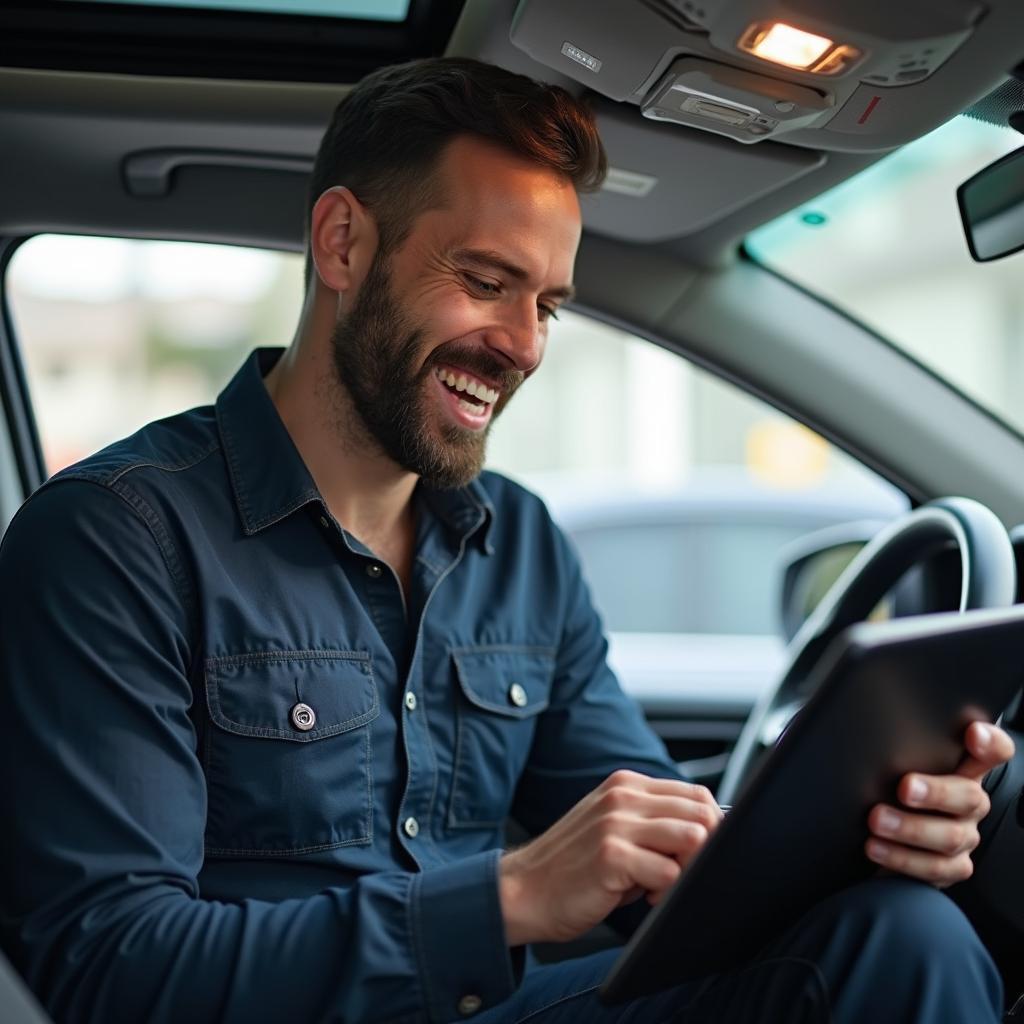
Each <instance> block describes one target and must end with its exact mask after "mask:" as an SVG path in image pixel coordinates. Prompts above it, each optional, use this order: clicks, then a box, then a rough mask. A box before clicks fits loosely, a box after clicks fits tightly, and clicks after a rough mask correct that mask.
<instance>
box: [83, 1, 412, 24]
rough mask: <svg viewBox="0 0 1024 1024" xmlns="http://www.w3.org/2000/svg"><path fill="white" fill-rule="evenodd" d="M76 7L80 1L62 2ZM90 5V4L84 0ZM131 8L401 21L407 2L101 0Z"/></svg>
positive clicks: (404, 14)
mask: <svg viewBox="0 0 1024 1024" xmlns="http://www.w3.org/2000/svg"><path fill="white" fill-rule="evenodd" d="M63 2H64V3H79V2H81V0H63ZM86 2H89V3H91V2H93V0H86ZM104 2H105V3H115V4H128V5H130V6H132V7H136V6H143V5H145V6H147V7H191V8H195V7H201V8H204V9H210V10H216V11H263V12H266V13H269V14H313V15H316V16H318V17H321V18H362V19H368V20H370V21H404V20H405V16H406V15H407V14H408V13H409V0H104Z"/></svg>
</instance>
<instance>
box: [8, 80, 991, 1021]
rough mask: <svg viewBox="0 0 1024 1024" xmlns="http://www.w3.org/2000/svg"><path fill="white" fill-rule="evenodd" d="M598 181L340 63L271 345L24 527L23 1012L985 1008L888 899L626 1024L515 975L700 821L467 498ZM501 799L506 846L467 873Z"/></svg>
mask: <svg viewBox="0 0 1024 1024" xmlns="http://www.w3.org/2000/svg"><path fill="white" fill-rule="evenodd" d="M604 166H605V159H604V154H603V151H602V149H601V147H600V142H599V140H598V138H597V135H596V131H595V128H594V124H593V121H592V119H591V117H590V115H589V114H588V113H587V111H586V109H585V108H584V107H582V106H581V105H579V104H578V103H577V102H576V101H574V100H573V99H572V98H571V97H569V96H568V95H567V94H566V93H564V92H562V91H560V90H557V89H549V88H547V87H544V86H541V85H538V84H537V83H533V82H530V81H529V80H527V79H524V78H521V77H519V76H514V75H510V74H508V73H506V72H504V71H501V70H500V69H497V68H490V67H487V66H485V65H480V64H477V63H474V62H470V61H458V60H438V61H426V62H422V63H418V64H414V65H407V66H404V67H397V68H392V69H385V70H384V71H382V72H378V73H376V74H374V75H371V76H369V78H368V79H367V80H366V81H365V82H364V83H362V84H361V85H360V86H359V87H358V88H357V89H356V90H354V92H353V93H351V94H350V95H349V96H348V97H347V98H346V99H345V100H344V101H343V102H342V103H341V104H340V106H339V108H338V110H337V112H336V114H335V117H334V119H333V120H332V123H331V125H330V127H329V128H328V130H327V133H326V135H325V138H324V142H323V144H322V146H321V149H320V152H319V155H318V158H317V162H316V167H315V170H314V174H313V183H312V198H313V200H314V201H313V202H312V204H311V210H310V222H309V261H310V262H309V274H308V287H307V296H306V304H305V307H304V309H303V313H302V317H301V321H300V324H299V326H298V330H297V333H296V336H295V339H294V341H293V343H292V345H291V347H290V348H289V349H288V350H287V351H285V352H283V353H281V352H278V351H276V350H274V351H271V350H266V351H261V352H257V353H255V354H254V355H253V357H252V358H251V359H250V360H249V362H248V363H247V364H246V365H245V366H243V368H242V369H241V370H240V371H239V373H238V375H237V376H236V377H235V379H234V380H233V381H232V382H231V383H230V384H229V385H228V387H227V388H226V389H225V391H224V392H223V393H222V394H221V396H220V398H219V399H218V401H217V405H216V407H214V408H206V409H199V410H193V411H192V412H189V413H184V414H182V415H179V416H175V417H172V418H171V419H169V420H165V421H162V422H159V423H155V424H151V425H150V426H149V427H147V428H145V429H144V430H142V431H140V432H139V433H138V434H136V435H135V436H134V437H131V438H128V439H127V440H125V441H122V442H119V443H118V444H115V445H113V446H111V447H110V448H108V449H106V450H105V451H103V452H101V453H99V454H97V455H96V456H93V457H92V458H90V459H87V460H86V461H85V462H83V463H81V464H79V465H78V466H75V467H72V468H71V469H69V470H67V471H65V472H63V473H61V474H59V475H58V476H57V477H56V478H55V479H54V480H53V481H51V482H49V483H47V484H46V485H45V486H44V487H43V488H41V489H40V491H38V492H37V493H36V495H34V496H33V497H32V498H31V499H30V501H29V502H28V503H27V504H26V506H25V508H24V509H23V510H22V511H21V512H20V513H19V515H18V516H17V518H16V520H15V522H14V523H13V524H12V526H11V527H10V529H9V531H8V534H7V536H6V538H5V541H4V544H3V548H2V551H0V569H2V573H3V579H4V580H5V583H6V586H5V589H4V590H3V592H2V594H0V623H2V626H0V628H2V636H0V659H2V666H3V678H4V681H5V694H6V698H7V705H6V708H5V714H4V716H2V718H0V723H2V724H0V730H2V732H0V749H2V751H3V767H4V769H5V778H7V779H8V780H13V782H12V784H10V785H9V786H8V787H7V789H6V791H5V792H4V794H3V804H2V809H3V812H4V820H5V821H6V822H8V826H9V827H8V831H7V833H6V834H7V836H8V841H7V842H6V843H5V845H4V848H3V849H4V853H3V857H4V863H3V878H4V890H3V895H2V915H0V922H2V929H3V932H2V934H3V942H4V947H5V949H6V950H7V951H8V953H9V955H10V956H11V957H12V959H13V960H14V962H15V963H16V964H17V965H18V967H19V968H20V969H21V971H22V972H23V973H24V974H25V976H26V977H27V978H28V980H29V982H30V984H31V985H32V986H33V988H34V989H35V990H36V991H37V992H38V993H39V994H40V996H41V998H42V999H43V1000H44V1002H45V1004H46V1005H47V1006H48V1008H49V1009H50V1011H51V1013H52V1014H53V1015H54V1016H55V1017H56V1018H57V1019H59V1020H71V1021H104V1022H108V1021H121V1020H124V1021H147V1022H159V1021H188V1022H201V1021H221V1020H223V1021H236V1020H240V1021H321V1020H335V1021H346V1022H353V1021H357V1022H370V1021H388V1022H399V1021H406V1022H420V1021H430V1022H436V1021H448V1020H454V1019H462V1018H467V1017H476V1018H477V1019H479V1020H486V1021H489V1022H492V1021H519V1020H525V1019H527V1018H529V1020H531V1021H534V1022H538V1024H539V1022H541V1021H546V1022H552V1021H556V1020H564V1019H570V1018H571V1019H574V1020H586V1021H612V1020H627V1019H628V1020H637V1021H663V1020H670V1019H672V1020H678V1021H680V1022H688V1024H693V1022H696V1021H709V1020H716V1021H717V1020H725V1019H728V1020H741V1019H742V1020H750V1021H753V1020H776V1019H785V1020H796V1019H801V1020H802V1019H807V1020H826V1019H832V1017H831V1016H830V1014H834V1016H835V1019H837V1020H842V1021H859V1020H868V1019H871V1020H877V1021H883V1020H886V1021H899V1022H901V1024H903V1022H909V1021H944V1020H950V1021H953V1020H956V1021H964V1020H968V1019H969V1020H972V1021H984V1020H995V1019H996V1017H997V1014H998V1007H999V1002H1000V998H1001V997H1000V991H999V983H998V978H997V977H996V975H995V972H994V970H993V967H992V964H991V962H990V961H989V960H988V958H987V956H986V955H985V953H984V951H983V950H982V949H981V947H980V944H979V943H978V941H977V938H976V937H975V936H974V934H973V932H972V931H971V930H970V927H969V926H968V925H967V924H966V922H965V921H964V919H963V918H962V916H961V915H960V913H959V911H957V910H956V908H955V907H954V906H953V905H952V904H951V903H950V902H949V901H948V900H946V899H945V898H944V897H943V896H941V895H940V894H939V893H938V892H936V890H935V889H934V888H931V887H927V886H922V885H919V884H915V883H911V882H909V881H901V880H897V879H888V880H880V881H877V882H873V883H871V884H869V885H866V886H862V887H860V888H859V889H857V890H853V891H852V892H851V893H847V894H843V895H841V896H839V897H836V898H835V899H833V900H831V901H829V902H828V903H827V904H825V905H823V906H822V907H821V908H819V909H818V910H817V911H816V912H815V913H814V914H812V915H811V916H810V917H809V918H808V919H807V920H805V921H804V922H802V923H801V925H800V926H799V927H798V928H797V929H795V930H794V931H793V932H791V933H790V934H788V935H786V936H783V937H782V938H780V940H779V942H778V943H776V944H775V945H774V946H773V947H772V948H771V949H769V950H766V951H765V952H764V954H763V955H762V957H761V958H760V960H759V961H758V963H757V964H755V965H753V966H752V967H750V968H748V969H746V970H745V971H744V972H741V973H740V974H739V975H735V976H730V977H726V978H723V979H708V980H707V982H705V983H701V984H689V985H682V986H679V987H678V988H676V989H673V990H671V991H669V992H667V993H664V994H662V995H659V996H657V997H652V998H651V999H647V1000H641V1001H639V1002H637V1003H635V1004H632V1005H631V1006H628V1007H626V1008H624V1009H603V1008H601V1007H599V1005H598V1003H597V1001H596V997H595V995H594V986H595V985H596V984H598V983H599V982H600V980H601V978H602V977H603V975H604V974H605V973H606V971H607V969H608V965H609V963H610V960H609V954H602V955H599V956H597V957H590V958H585V959H583V960H579V961H575V962H571V963H569V964H566V965H560V966H554V967H548V968H539V969H537V968H529V967H527V965H526V957H525V955H524V947H525V946H526V945H527V944H528V943H531V942H535V941H541V940H549V941H550V940H554V941H561V940H567V939H570V938H572V937H574V936H577V935H579V934H580V933H582V932H583V931H584V930H586V929H587V928H589V927H590V926H591V925H593V924H595V923H597V922H599V921H601V920H602V919H604V918H605V917H606V916H607V915H608V914H609V913H610V912H612V911H613V910H615V909H616V908H619V907H624V906H626V905H627V904H637V905H638V906H640V907H642V906H644V903H643V902H639V903H638V902H637V901H643V900H646V902H647V903H654V902H656V901H657V900H658V898H659V897H660V896H661V894H663V893H664V892H665V890H666V889H667V888H668V887H669V886H670V885H672V883H673V882H674V881H675V879H676V878H677V877H678V876H679V874H680V873H681V871H683V870H685V867H686V865H687V863H688V862H689V861H690V860H691V859H692V857H693V856H694V855H695V853H696V852H697V851H698V850H699V849H700V847H701V846H702V844H703V843H704V841H705V840H706V838H707V836H708V834H709V833H710V832H711V831H712V830H713V829H714V828H715V826H716V824H717V823H718V821H719V820H720V818H721V811H720V810H719V808H718V807H717V805H716V804H715V802H714V800H713V799H712V797H711V795H710V794H709V793H708V792H707V791H706V790H705V789H703V788H701V787H697V786H692V785H689V784H687V783H685V782H683V781H681V780H679V779H678V778H677V777H676V772H675V768H674V766H673V764H672V763H671V761H670V760H669V759H668V758H667V756H666V754H665V751H664V749H663V748H662V747H661V745H660V744H659V743H658V742H657V741H656V739H655V738H654V737H653V736H652V735H651V734H650V733H649V731H647V729H646V727H645V726H644V724H643V722H642V720H641V718H640V716H639V714H638V712H637V710H636V709H635V707H634V706H633V705H631V704H630V703H629V702H628V701H627V700H626V699H625V698H624V697H623V695H622V693H621V691H620V690H619V688H618V685H617V683H616V681H615V680H614V678H613V677H612V675H611V673H610V672H609V670H608V668H607V666H606V664H605V661H604V654H605V644H604V641H603V639H602V637H601V634H600V628H599V623H598V620H597V616H596V615H595V613H594V611H593V608H592V607H591V604H590V600H589V597H588V595H587V592H586V588H585V586H584V584H583V582H582V580H581V577H580V572H579V568H578V565H577V563H576V561H575V559H574V557H573V555H572V553H571V551H570V549H569V547H568V545H567V544H566V542H565V540H564V538H563V537H562V536H561V534H560V533H559V532H558V531H557V530H556V529H555V528H554V527H553V526H552V524H551V522H550V520H549V519H548V517H547V514H546V512H545V510H544V508H543V506H542V505H541V504H540V502H539V501H537V500H536V499H535V498H533V497H532V496H531V495H529V494H527V493H526V492H524V491H523V490H521V489H520V488H518V487H516V486H514V485H513V484H511V483H510V482H508V481H506V480H504V479H502V478H500V477H498V476H496V475H493V474H486V473H485V474H482V475H481V467H482V464H483V458H484V443H485V437H486V434H487V430H488V428H489V425H490V423H491V422H492V420H493V418H494V417H495V416H496V415H498V414H499V413H500V411H501V409H502V408H503V407H504V406H505V404H506V403H507V402H508V401H509V400H510V399H511V397H512V395H513V394H514V392H515V390H516V389H517V388H518V387H519V386H520V385H521V384H522V383H523V381H524V380H525V379H526V377H528V376H529V375H530V374H531V373H533V372H534V370H536V368H537V367H538V365H539V364H540V362H541V358H542V356H543V351H544V345H545V340H546V335H547V327H548V323H549V320H550V319H551V318H552V317H553V316H555V315H556V314H557V309H558V307H559V305H560V304H561V303H563V302H565V301H566V300H567V299H568V298H570V297H571V295H572V284H571V282H572V267H573V260H574V257H575V252H576V247H577V244H578V242H579V237H580V215H579V205H578V200H577V189H585V188H591V187H594V186H595V185H596V184H597V183H598V182H599V181H600V178H601V176H602V174H603V171H604ZM581 397H585V396H577V395H571V394H567V395H565V396H564V401H565V403H566V406H567V410H571V405H572V403H573V401H578V400H580V399H581ZM966 743H967V747H968V750H969V755H970V756H969V757H968V759H967V761H966V762H965V765H964V767H963V768H962V770H961V772H960V773H959V774H958V775H955V776H950V777H945V778H925V777H921V776H916V775H915V776H908V777H907V778H906V779H905V780H904V781H903V784H902V787H901V799H902V800H903V802H904V804H905V805H906V806H904V807H902V808H899V809H897V808H882V807H879V808H876V809H875V810H874V811H873V812H872V817H871V827H872V829H873V831H874V833H875V836H874V838H872V839H871V840H870V841H869V843H868V845H867V848H866V849H867V853H868V855H869V856H871V857H872V858H873V859H875V860H876V861H877V862H878V863H879V864H880V865H883V866H885V867H887V868H890V869H894V870H895V871H897V872H902V873H905V874H907V875H910V876H915V877H917V878H921V879H926V880H928V881H930V882H933V883H936V885H938V886H942V885H946V884H949V883H951V882H953V881H956V880H958V879H961V878H963V877H966V875H967V874H968V873H969V871H970V851H971V850H972V849H973V847H974V845H975V844H976V843H977V823H978V821H979V819H980V818H981V817H982V816H983V814H984V812H985V809H986V801H985V797H984V793H983V791H982V790H981V787H980V785H979V780H980V779H981V778H982V776H983V775H984V774H985V771H986V770H987V769H988V768H990V767H991V766H993V765H995V764H997V763H1000V762H1002V761H1003V760H1005V759H1006V758H1007V757H1008V756H1009V754H1010V747H1009V740H1008V738H1007V737H1006V736H1005V735H1004V734H1003V733H1002V732H1001V731H1000V730H998V729H995V728H993V727H986V726H983V725H981V724H979V723H975V724H974V725H973V726H972V728H971V730H969V732H968V734H967V738H966ZM918 790H920V792H918ZM510 813H512V814H514V815H515V816H516V817H517V818H519V819H520V820H521V821H522V822H523V823H524V824H525V826H526V827H527V828H528V829H529V830H530V831H531V832H532V833H534V834H536V835H537V836H538V838H536V839H535V840H534V841H533V842H531V843H529V844H527V845H525V846H523V847H522V848H520V849H518V850H514V851H512V852H508V853H502V851H501V842H502V840H501V827H502V823H503V821H504V820H505V818H506V816H507V815H509V814H510Z"/></svg>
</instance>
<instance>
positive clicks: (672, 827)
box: [618, 818, 711, 862]
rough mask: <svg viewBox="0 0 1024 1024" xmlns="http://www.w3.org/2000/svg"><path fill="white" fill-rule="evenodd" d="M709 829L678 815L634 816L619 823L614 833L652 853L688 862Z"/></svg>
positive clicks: (705, 838) (706, 835) (705, 837)
mask: <svg viewBox="0 0 1024 1024" xmlns="http://www.w3.org/2000/svg"><path fill="white" fill-rule="evenodd" d="M710 833H711V829H708V828H706V827H705V826H704V825H701V824H700V823H698V822H694V821H680V820H679V819H678V818H637V819H634V820H632V821H630V822H628V823H623V825H622V827H621V829H620V830H619V831H618V834H619V835H621V836H623V838H625V839H628V840H629V841H630V842H632V843H635V844H636V845H637V846H642V847H644V848H645V849H647V850H653V851H654V852H655V853H661V854H665V855H668V856H672V857H678V858H679V859H680V860H681V861H683V862H686V861H688V860H689V859H690V858H691V857H692V856H693V855H694V854H695V853H696V852H697V851H698V850H699V849H700V848H701V847H702V846H703V845H704V844H705V843H706V842H707V839H708V836H709V835H710Z"/></svg>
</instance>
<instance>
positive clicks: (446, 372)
mask: <svg viewBox="0 0 1024 1024" xmlns="http://www.w3.org/2000/svg"><path fill="white" fill-rule="evenodd" d="M435 375H436V377H437V379H438V380H439V381H440V382H441V383H442V384H444V385H445V386H446V387H447V388H448V389H449V390H450V391H452V392H455V393H456V394H465V395H466V396H467V397H466V398H460V399H459V405H460V406H462V407H464V408H465V411H466V412H470V413H475V414H477V415H479V414H480V413H482V412H483V411H484V410H485V409H486V408H487V407H488V406H491V405H493V404H494V403H495V402H496V401H497V400H498V395H499V394H500V392H499V391H498V390H497V389H496V388H491V387H488V386H487V385H486V384H485V383H484V382H483V381H482V380H479V379H478V378H476V377H473V376H470V375H469V374H467V373H466V372H465V371H463V370H459V371H456V370H453V369H452V368H450V367H447V366H440V367H438V369H437V371H436V374H435ZM470 399H473V401H471V400H470Z"/></svg>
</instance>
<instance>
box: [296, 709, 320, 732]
mask: <svg viewBox="0 0 1024 1024" xmlns="http://www.w3.org/2000/svg"><path fill="white" fill-rule="evenodd" d="M292 725H294V726H295V728H296V729H298V730H299V732H309V730H310V729H312V728H313V726H315V725H316V712H315V711H314V710H313V709H312V708H311V707H310V706H309V705H308V704H296V705H295V707H293V708H292Z"/></svg>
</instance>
